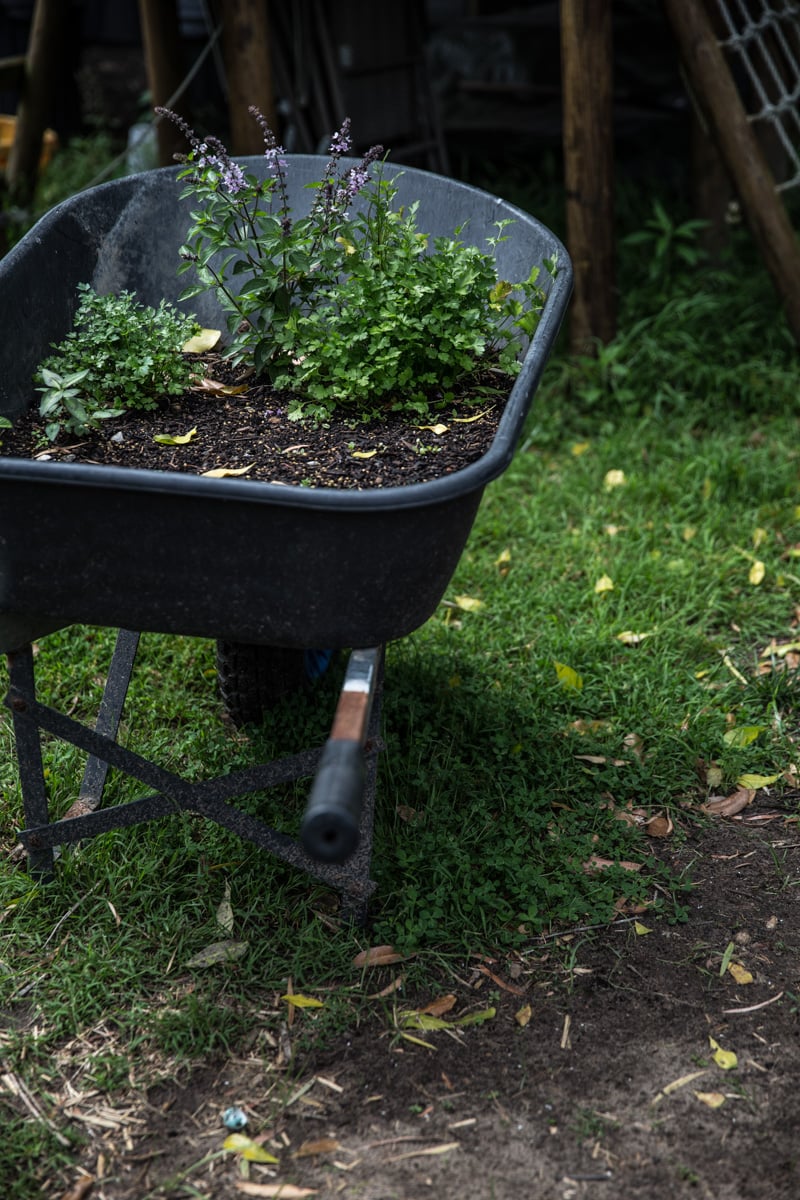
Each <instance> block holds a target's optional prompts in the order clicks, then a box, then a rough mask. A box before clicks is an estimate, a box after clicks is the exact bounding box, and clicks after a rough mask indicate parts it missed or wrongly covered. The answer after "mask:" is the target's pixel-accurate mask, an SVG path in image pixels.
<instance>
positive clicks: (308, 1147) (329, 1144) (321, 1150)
mask: <svg viewBox="0 0 800 1200" xmlns="http://www.w3.org/2000/svg"><path fill="white" fill-rule="evenodd" d="M340 1146H341V1142H337V1140H336V1138H317V1139H316V1141H311V1142H303V1144H302V1146H301V1147H300V1149H299V1150H295V1152H294V1154H293V1155H292V1158H314V1157H315V1155H317V1154H331V1153H332V1152H333V1151H334V1150H338V1149H339V1147H340Z"/></svg>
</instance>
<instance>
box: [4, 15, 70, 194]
mask: <svg viewBox="0 0 800 1200" xmlns="http://www.w3.org/2000/svg"><path fill="white" fill-rule="evenodd" d="M70 17H71V14H70V8H69V5H68V4H64V3H63V0H36V7H35V8H34V10H33V20H32V22H31V31H30V36H29V38H28V53H27V56H26V63H25V80H24V85H23V89H22V94H21V97H20V102H19V106H18V108H17V124H16V130H15V134H14V144H13V146H12V147H11V151H10V153H9V156H8V167H7V168H6V180H7V182H8V188H9V192H10V194H11V197H12V198H13V199H14V200H15V201H16V202H17V203H18V204H25V203H27V201H28V200H29V199H30V198H31V196H32V195H33V190H34V188H35V187H36V176H37V172H38V168H39V156H40V154H41V150H42V136H43V134H44V130H45V124H46V121H47V112H48V109H49V108H50V107H52V102H53V100H54V99H55V94H54V93H55V88H56V87H57V84H58V81H59V79H60V78H61V72H60V71H59V69H58V67H59V55H60V54H62V53H63V52H64V47H65V46H66V45H68V44H69V39H68V38H67V21H69V20H70Z"/></svg>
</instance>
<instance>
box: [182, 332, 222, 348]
mask: <svg viewBox="0 0 800 1200" xmlns="http://www.w3.org/2000/svg"><path fill="white" fill-rule="evenodd" d="M220 336H221V335H220V331H219V329H201V330H200V332H199V333H196V334H195V335H194V337H190V338H189V340H188V342H184V343H183V345H182V346H181V350H182V351H183V353H184V354H203V353H205V351H206V350H213V349H214V347H215V346H216V344H217V342H218V341H219V339H220Z"/></svg>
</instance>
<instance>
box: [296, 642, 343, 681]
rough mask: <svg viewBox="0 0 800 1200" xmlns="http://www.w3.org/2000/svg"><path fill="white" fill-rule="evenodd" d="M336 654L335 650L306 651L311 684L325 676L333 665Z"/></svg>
mask: <svg viewBox="0 0 800 1200" xmlns="http://www.w3.org/2000/svg"><path fill="white" fill-rule="evenodd" d="M334 653H335V651H334V650H306V651H305V652H304V655H305V657H304V663H305V668H306V675H307V677H308V679H309V680H310V681H311V683H313V682H314V680H315V679H319V678H320V676H321V675H324V674H325V672H326V671H327V669H328V667H329V666H330V665H331V659H332V658H333V656H334Z"/></svg>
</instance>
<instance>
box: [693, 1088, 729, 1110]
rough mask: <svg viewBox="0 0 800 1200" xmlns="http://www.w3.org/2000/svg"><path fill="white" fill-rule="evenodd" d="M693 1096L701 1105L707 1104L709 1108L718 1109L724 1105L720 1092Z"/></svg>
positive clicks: (696, 1093)
mask: <svg viewBox="0 0 800 1200" xmlns="http://www.w3.org/2000/svg"><path fill="white" fill-rule="evenodd" d="M695 1096H696V1097H697V1099H698V1100H699V1101H700V1103H701V1104H707V1105H708V1107H709V1108H720V1106H721V1105H723V1104H724V1103H725V1097H724V1096H723V1094H722V1092H695Z"/></svg>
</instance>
